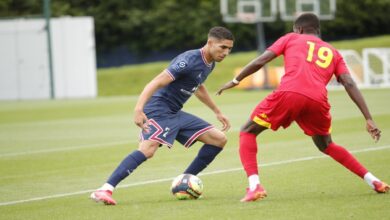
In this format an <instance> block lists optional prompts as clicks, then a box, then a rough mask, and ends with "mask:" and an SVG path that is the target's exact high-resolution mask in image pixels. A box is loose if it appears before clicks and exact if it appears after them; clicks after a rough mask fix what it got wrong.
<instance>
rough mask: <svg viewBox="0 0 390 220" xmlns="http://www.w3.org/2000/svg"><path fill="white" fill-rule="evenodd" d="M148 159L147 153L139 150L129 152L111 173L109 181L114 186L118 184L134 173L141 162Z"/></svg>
mask: <svg viewBox="0 0 390 220" xmlns="http://www.w3.org/2000/svg"><path fill="white" fill-rule="evenodd" d="M145 160H146V157H145V155H144V154H143V153H142V152H141V151H139V150H135V151H133V153H131V154H129V155H128V156H127V157H126V158H125V159H124V160H123V161H122V162H121V163H120V164H119V166H118V167H117V168H116V170H115V171H114V172H113V173H112V174H111V176H110V178H109V179H108V181H107V183H109V184H111V185H112V186H114V187H115V186H116V185H118V183H119V182H120V181H122V180H123V179H124V178H126V177H127V176H128V175H130V173H132V172H133V171H134V170H135V169H136V168H137V167H138V166H139V165H140V164H141V163H143V162H144V161H145Z"/></svg>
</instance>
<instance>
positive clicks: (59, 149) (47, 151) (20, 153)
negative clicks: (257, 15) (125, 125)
mask: <svg viewBox="0 0 390 220" xmlns="http://www.w3.org/2000/svg"><path fill="white" fill-rule="evenodd" d="M132 143H138V141H131V140H130V141H116V142H106V143H98V144H86V145H79V146H70V147H61V148H52V149H42V150H34V151H24V152H16V153H4V154H0V158H2V157H14V156H23V155H31V154H39V153H53V152H59V151H70V150H80V149H88V148H95V147H106V146H111V145H121V144H132Z"/></svg>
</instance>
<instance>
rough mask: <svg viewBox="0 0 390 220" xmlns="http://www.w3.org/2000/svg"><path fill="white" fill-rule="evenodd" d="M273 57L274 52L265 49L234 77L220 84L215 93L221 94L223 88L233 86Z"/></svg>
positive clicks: (274, 55)
mask: <svg viewBox="0 0 390 220" xmlns="http://www.w3.org/2000/svg"><path fill="white" fill-rule="evenodd" d="M275 57H276V54H275V53H274V52H272V51H269V50H266V51H265V52H264V53H263V54H261V55H260V56H258V57H257V58H256V59H254V60H252V61H251V62H250V63H249V64H247V65H246V66H245V67H244V69H243V70H242V71H241V72H240V74H238V76H236V78H234V79H233V80H232V81H229V82H227V83H226V84H225V85H224V86H222V87H221V88H220V89H219V90H218V92H217V95H221V94H222V92H223V91H224V90H227V89H230V88H233V87H235V86H236V85H238V84H239V83H240V81H241V80H243V79H244V78H245V77H247V76H249V75H251V74H253V73H254V72H256V71H257V70H259V69H260V68H261V67H263V66H264V65H265V64H267V63H268V62H270V61H271V60H273V59H274V58H275Z"/></svg>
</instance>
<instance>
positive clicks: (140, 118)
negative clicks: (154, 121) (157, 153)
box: [134, 70, 173, 130]
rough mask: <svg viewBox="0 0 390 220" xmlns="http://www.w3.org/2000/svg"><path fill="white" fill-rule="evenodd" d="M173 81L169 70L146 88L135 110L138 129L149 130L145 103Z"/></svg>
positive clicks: (135, 121) (159, 75)
mask: <svg viewBox="0 0 390 220" xmlns="http://www.w3.org/2000/svg"><path fill="white" fill-rule="evenodd" d="M172 81H173V79H172V77H171V76H170V75H169V73H168V72H167V70H164V71H162V72H161V73H160V74H158V75H157V76H156V77H155V78H154V79H152V81H150V82H149V83H148V84H147V85H146V86H145V88H144V90H143V91H142V93H141V95H140V96H139V98H138V101H137V103H136V105H135V108H134V123H135V124H136V125H137V126H138V127H140V128H142V129H144V130H149V127H148V125H147V121H148V118H147V117H146V115H145V113H144V106H145V103H146V102H147V101H148V100H149V99H150V97H151V96H152V95H153V94H154V93H155V92H156V91H157V90H158V89H160V88H162V87H164V86H166V85H168V84H169V83H171V82H172Z"/></svg>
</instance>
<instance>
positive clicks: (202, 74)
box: [144, 49, 215, 116]
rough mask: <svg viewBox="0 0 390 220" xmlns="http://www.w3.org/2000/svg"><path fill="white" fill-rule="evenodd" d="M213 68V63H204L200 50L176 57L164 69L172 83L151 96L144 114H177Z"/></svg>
mask: <svg viewBox="0 0 390 220" xmlns="http://www.w3.org/2000/svg"><path fill="white" fill-rule="evenodd" d="M214 67H215V63H214V62H213V63H211V64H208V63H207V62H206V59H205V57H204V54H203V51H202V49H197V50H189V51H186V52H184V53H182V54H180V55H178V56H177V57H175V58H174V59H173V60H172V62H171V63H170V65H169V66H168V68H167V69H166V70H167V72H168V74H169V75H170V76H171V77H172V79H173V80H174V81H173V82H171V83H170V84H169V85H167V86H165V87H164V88H161V89H159V90H158V91H156V92H155V93H154V94H153V96H152V97H151V98H150V100H149V102H148V103H147V104H146V105H145V108H144V112H145V113H146V114H147V115H148V114H152V115H154V114H153V113H156V114H161V113H176V112H178V111H179V110H180V109H181V108H182V107H183V104H184V103H185V102H186V101H187V100H188V99H189V98H190V97H191V95H192V94H193V93H194V92H195V91H196V90H197V89H198V87H199V86H200V85H201V84H202V83H203V82H204V81H205V80H206V79H207V77H208V76H209V74H210V73H211V71H212V70H213V69H214ZM160 116H161V115H160Z"/></svg>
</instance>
